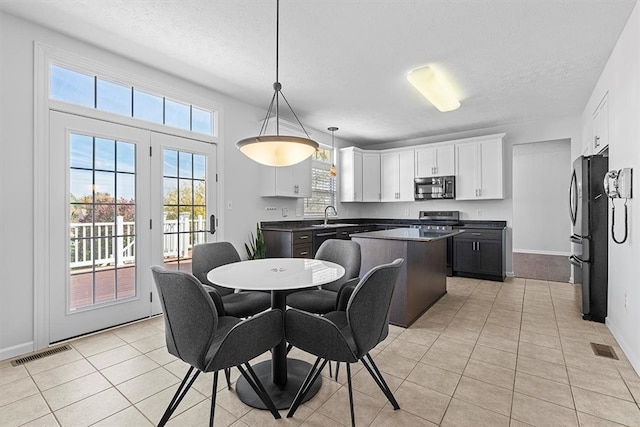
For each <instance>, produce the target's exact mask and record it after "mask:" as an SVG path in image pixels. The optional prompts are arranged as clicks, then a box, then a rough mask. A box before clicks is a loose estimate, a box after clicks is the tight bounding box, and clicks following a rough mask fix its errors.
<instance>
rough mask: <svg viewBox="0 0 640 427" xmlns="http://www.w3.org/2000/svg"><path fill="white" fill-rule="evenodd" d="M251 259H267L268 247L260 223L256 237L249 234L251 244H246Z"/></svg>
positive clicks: (257, 225)
mask: <svg viewBox="0 0 640 427" xmlns="http://www.w3.org/2000/svg"><path fill="white" fill-rule="evenodd" d="M244 248H245V249H246V251H247V257H248V258H249V259H261V258H266V257H267V246H266V245H265V243H264V234H262V230H261V229H260V223H257V224H256V235H255V236H254V235H253V233H250V234H249V244H246V243H245V244H244Z"/></svg>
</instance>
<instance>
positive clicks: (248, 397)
mask: <svg viewBox="0 0 640 427" xmlns="http://www.w3.org/2000/svg"><path fill="white" fill-rule="evenodd" d="M344 272H345V270H344V267H342V266H341V265H339V264H336V263H333V262H329V261H322V260H316V259H306V258H265V259H257V260H249V261H241V262H234V263H231V264H226V265H223V266H220V267H217V268H214V269H213V270H211V271H210V272H209V273H208V274H207V279H208V280H209V281H210V282H211V283H215V284H216V285H219V286H223V287H225V288H232V289H243V290H248V291H269V292H271V308H274V309H276V308H277V309H280V310H282V315H283V318H284V312H285V310H286V308H287V304H286V298H287V294H288V293H290V292H291V291H292V290H295V289H304V288H311V287H314V286H320V285H324V284H326V283H331V282H333V281H335V280H338V279H339V278H341V277H342V276H344ZM310 369H311V365H310V364H309V363H307V362H305V361H303V360H298V359H292V358H288V357H287V343H286V340H285V338H284V334H283V338H282V341H280V343H279V344H278V345H276V346H275V347H274V348H273V349H272V351H271V360H266V361H263V362H260V363H258V364H256V365H255V366H254V370H255V372H256V374H257V375H258V377H259V378H260V381H261V382H262V384H264V387H265V389H266V390H267V393H269V396H270V397H271V398H272V400H273V402H274V404H275V406H276V408H278V409H286V408H289V407H290V406H291V403H292V402H293V399H294V398H295V396H296V393H297V392H298V390H299V389H300V386H301V385H302V382H303V381H304V379H305V377H306V375H307V373H308V372H309V370H310ZM321 384H322V381H321V379H320V377H318V380H317V381H316V382H315V383H314V386H313V388H312V389H311V390H310V391H309V393H308V394H307V396H306V398H305V399H304V400H305V401H307V400H309V399H311V397H313V396H314V395H315V394H316V393H317V391H318V389H319V388H320V385H321ZM236 393H237V395H238V397H239V398H240V400H241V401H243V402H244V403H246V404H247V405H249V406H252V407H254V408H260V409H267V408H266V406H265V405H264V404H263V403H262V401H261V400H260V398H258V396H257V395H256V394H255V393H254V391H253V389H252V388H251V386H250V385H249V384H248V383H247V381H246V380H245V379H244V377H240V378H239V379H238V381H237V382H236Z"/></svg>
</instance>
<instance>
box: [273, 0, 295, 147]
mask: <svg viewBox="0 0 640 427" xmlns="http://www.w3.org/2000/svg"><path fill="white" fill-rule="evenodd" d="M279 71H280V0H276V82H275V83H274V84H273V88H274V89H275V91H276V93H275V97H276V135H280V97H279V96H278V94H279V93H280V89H282V85H280V80H279ZM287 104H289V103H288V102H287ZM289 108H291V107H289ZM294 114H295V113H294Z"/></svg>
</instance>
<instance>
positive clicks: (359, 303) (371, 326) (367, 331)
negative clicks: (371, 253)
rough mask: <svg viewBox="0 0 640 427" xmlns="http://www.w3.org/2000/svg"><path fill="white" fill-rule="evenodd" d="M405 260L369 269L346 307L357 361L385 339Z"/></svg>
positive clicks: (397, 260) (400, 259) (399, 259)
mask: <svg viewBox="0 0 640 427" xmlns="http://www.w3.org/2000/svg"><path fill="white" fill-rule="evenodd" d="M403 262H404V259H402V258H398V259H396V260H395V261H393V262H392V263H390V264H383V265H379V266H377V267H374V268H372V269H371V270H369V271H368V272H367V274H365V275H364V277H363V278H362V280H360V283H358V286H356V289H355V290H354V291H353V293H352V294H351V298H349V303H348V304H347V321H348V322H349V327H350V328H351V332H352V333H353V339H354V340H355V342H356V346H357V347H358V357H362V356H363V355H365V354H367V353H368V352H369V350H371V349H372V348H373V347H375V346H376V345H377V344H378V343H379V342H380V341H382V340H383V339H384V337H385V336H386V332H387V331H388V328H389V325H388V322H389V317H388V313H389V307H390V306H391V297H392V296H393V290H394V288H395V285H396V280H397V278H398V273H399V272H400V266H401V265H402V263H403Z"/></svg>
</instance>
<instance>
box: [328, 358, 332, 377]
mask: <svg viewBox="0 0 640 427" xmlns="http://www.w3.org/2000/svg"><path fill="white" fill-rule="evenodd" d="M329 378H333V373H332V372H331V361H329Z"/></svg>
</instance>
